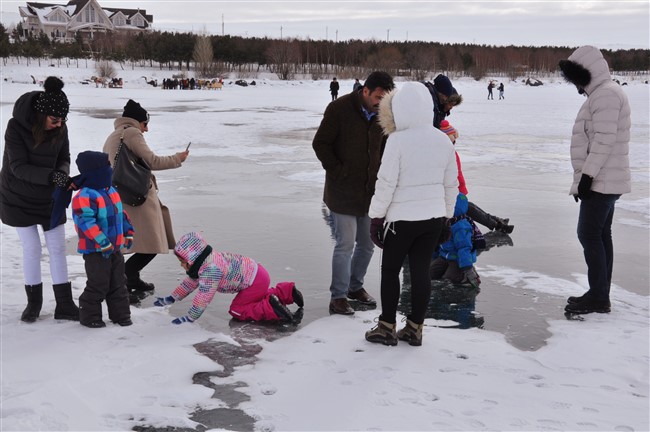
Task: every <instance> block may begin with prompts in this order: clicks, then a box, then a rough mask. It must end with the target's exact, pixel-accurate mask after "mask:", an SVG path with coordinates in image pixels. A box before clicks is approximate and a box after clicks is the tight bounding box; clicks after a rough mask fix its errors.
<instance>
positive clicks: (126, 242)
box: [124, 236, 133, 249]
mask: <svg viewBox="0 0 650 432" xmlns="http://www.w3.org/2000/svg"><path fill="white" fill-rule="evenodd" d="M131 246H133V237H132V236H126V237H124V248H125V249H130V248H131Z"/></svg>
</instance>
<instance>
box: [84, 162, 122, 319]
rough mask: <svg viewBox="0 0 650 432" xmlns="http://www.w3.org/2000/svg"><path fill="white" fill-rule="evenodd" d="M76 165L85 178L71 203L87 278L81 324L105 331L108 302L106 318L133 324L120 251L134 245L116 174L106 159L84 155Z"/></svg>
mask: <svg viewBox="0 0 650 432" xmlns="http://www.w3.org/2000/svg"><path fill="white" fill-rule="evenodd" d="M77 167H78V168H79V172H80V173H81V174H80V175H79V176H77V177H74V179H73V182H74V184H75V185H76V186H77V187H79V188H80V189H79V192H77V194H76V195H75V196H74V198H73V199H72V217H73V219H74V226H75V230H76V231H77V235H78V236H79V242H78V245H77V251H78V252H79V253H80V254H82V255H83V258H84V266H85V268H86V277H87V278H88V280H87V282H86V288H85V289H84V292H83V293H82V294H81V296H79V322H80V323H81V325H84V326H86V327H90V328H101V327H106V324H105V323H104V321H102V301H104V300H106V306H107V308H108V318H109V319H110V320H111V321H112V322H113V323H115V324H119V325H121V326H130V325H131V324H133V322H132V321H131V310H130V308H129V294H128V292H127V290H126V279H125V277H124V256H123V255H122V252H121V250H122V248H128V247H129V246H130V245H131V243H132V242H133V226H131V221H130V220H129V217H128V215H127V214H126V213H125V212H124V210H123V208H122V200H121V199H120V195H119V194H118V193H117V191H116V190H115V188H114V187H113V186H111V178H112V175H113V170H112V169H111V164H110V163H109V161H108V155H107V154H106V153H101V152H95V151H84V152H81V153H79V156H77Z"/></svg>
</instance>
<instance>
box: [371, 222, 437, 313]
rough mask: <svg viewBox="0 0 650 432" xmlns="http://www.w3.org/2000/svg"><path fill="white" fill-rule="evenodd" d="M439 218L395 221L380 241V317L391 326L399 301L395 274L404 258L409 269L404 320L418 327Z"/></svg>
mask: <svg viewBox="0 0 650 432" xmlns="http://www.w3.org/2000/svg"><path fill="white" fill-rule="evenodd" d="M443 223H444V222H443V219H442V218H434V219H429V220H423V221H397V222H394V223H391V224H390V229H389V230H388V231H387V233H386V236H385V238H384V250H383V255H382V258H381V317H380V319H381V320H382V321H385V322H387V323H391V324H392V323H394V322H395V319H396V316H397V304H398V302H399V294H400V288H401V286H400V281H399V273H400V271H401V269H402V263H404V258H405V257H406V256H408V258H409V268H410V270H411V314H410V315H408V319H410V320H411V321H413V322H414V323H415V324H422V323H423V322H424V316H425V315H426V312H427V306H428V305H429V297H430V296H431V278H430V277H429V264H430V263H431V255H432V254H433V250H434V248H435V247H436V245H437V243H438V238H439V237H440V232H441V231H442V226H443Z"/></svg>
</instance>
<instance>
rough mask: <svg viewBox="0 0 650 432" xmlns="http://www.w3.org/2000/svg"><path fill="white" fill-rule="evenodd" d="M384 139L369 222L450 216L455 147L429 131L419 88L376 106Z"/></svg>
mask: <svg viewBox="0 0 650 432" xmlns="http://www.w3.org/2000/svg"><path fill="white" fill-rule="evenodd" d="M379 124H380V125H381V126H382V128H383V129H384V133H385V134H386V135H388V140H387V142H386V148H385V150H384V154H383V155H382V158H381V166H380V168H379V173H378V174H377V183H376V185H375V194H374V195H373V197H372V201H371V202H370V210H369V212H368V215H369V216H370V217H371V218H382V217H385V218H386V221H387V222H395V221H420V220H428V219H431V218H436V217H449V218H450V217H452V216H453V214H454V204H455V201H456V195H457V194H458V169H457V166H456V157H455V155H454V148H453V146H452V144H451V142H450V141H449V138H447V135H445V134H444V133H443V132H441V131H439V130H438V129H436V128H434V127H433V101H432V100H431V95H430V94H429V91H428V90H427V88H426V87H425V86H424V85H422V84H421V83H416V82H408V83H405V84H404V85H402V86H401V88H400V89H399V90H397V89H396V90H393V91H392V92H390V93H388V94H387V95H386V96H384V98H383V99H382V101H381V103H380V105H379Z"/></svg>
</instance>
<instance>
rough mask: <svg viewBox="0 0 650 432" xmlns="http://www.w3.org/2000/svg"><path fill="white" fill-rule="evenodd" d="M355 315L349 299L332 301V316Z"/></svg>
mask: <svg viewBox="0 0 650 432" xmlns="http://www.w3.org/2000/svg"><path fill="white" fill-rule="evenodd" d="M333 314H339V315H354V309H352V307H351V306H350V303H348V300H347V299H344V298H340V299H333V300H332V301H330V315H333Z"/></svg>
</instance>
